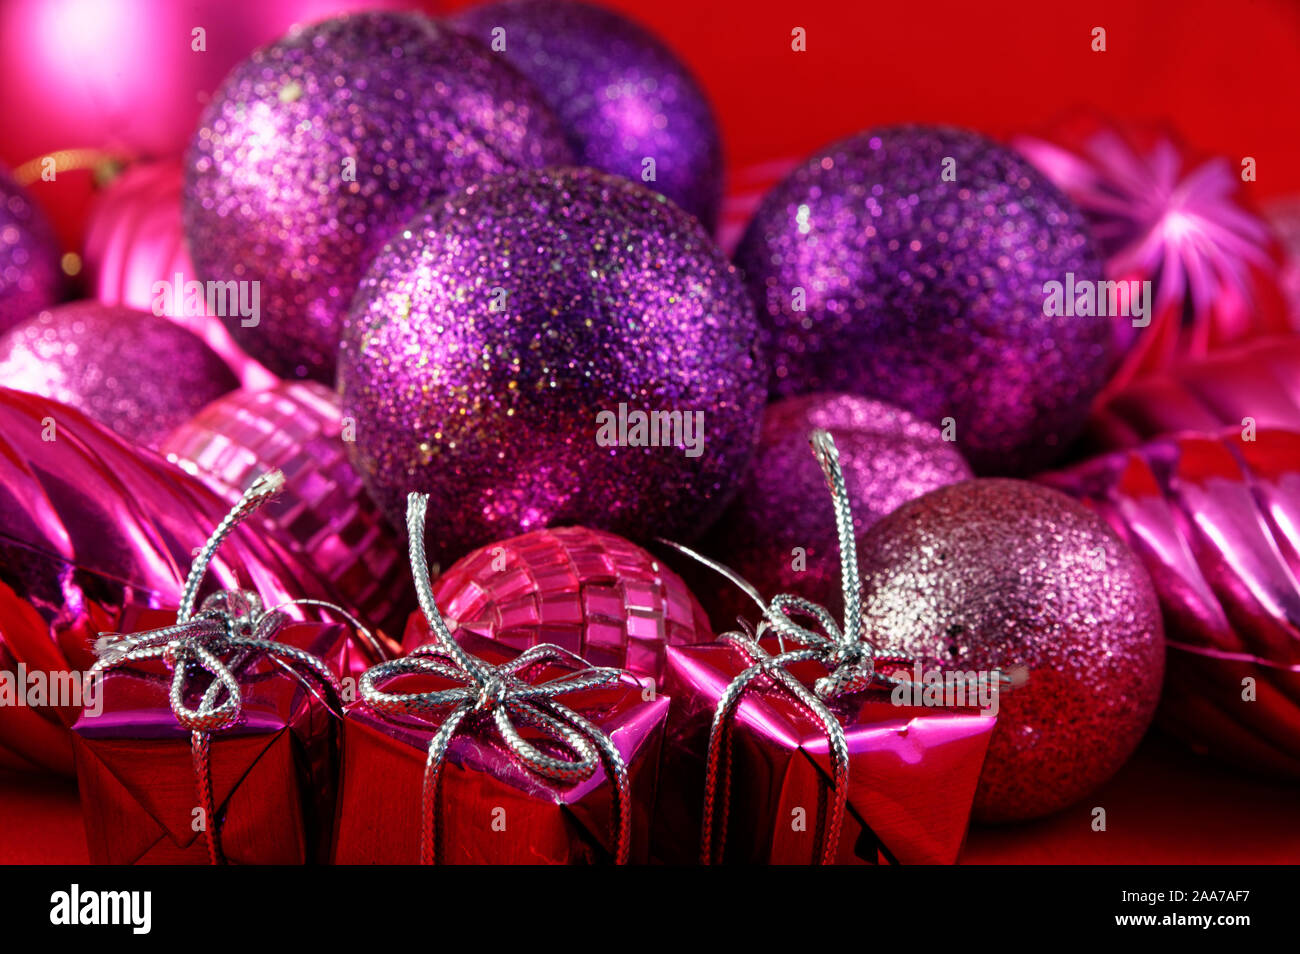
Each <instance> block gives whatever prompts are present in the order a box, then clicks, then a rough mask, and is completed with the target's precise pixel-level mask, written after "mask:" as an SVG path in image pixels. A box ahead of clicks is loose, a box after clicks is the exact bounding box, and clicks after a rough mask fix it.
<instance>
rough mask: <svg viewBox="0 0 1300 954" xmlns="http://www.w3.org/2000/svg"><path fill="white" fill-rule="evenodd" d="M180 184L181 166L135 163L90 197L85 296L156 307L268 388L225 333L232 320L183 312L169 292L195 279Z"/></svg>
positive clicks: (247, 383) (251, 381) (249, 383)
mask: <svg viewBox="0 0 1300 954" xmlns="http://www.w3.org/2000/svg"><path fill="white" fill-rule="evenodd" d="M181 180H182V173H181V167H180V163H179V162H176V161H167V162H141V163H137V164H135V165H132V166H129V167H128V168H127V169H126V170H125V171H124V172H123V173H122V174H121V176H119V177H118V178H117V179H115V180H114V181H113V182H112V184H111V185H109V186H108V188H107V189H105V190H104V192H103V193H102V194H101V195H100V196H99V197H98V198H97V199H96V200H95V204H94V206H93V207H92V208H91V210H90V214H89V216H88V218H87V219H86V241H85V249H84V252H83V255H82V258H83V260H84V262H85V275H86V280H87V284H88V286H89V289H90V292H91V294H92V295H93V296H94V297H95V298H96V299H98V300H99V301H101V302H103V303H104V304H105V305H125V306H127V307H128V308H138V309H140V310H142V311H153V310H154V306H155V305H159V306H160V309H159V310H160V311H161V312H162V314H163V315H165V316H166V317H168V318H171V319H172V320H173V321H175V322H176V323H177V324H179V325H181V326H182V327H184V328H187V329H189V330H190V331H192V332H194V333H195V334H196V335H198V336H199V337H200V338H202V339H203V340H204V341H206V342H207V343H208V346H209V347H210V348H212V350H213V351H215V352H216V353H217V354H219V355H221V357H223V358H224V359H225V360H226V363H227V364H229V365H230V367H231V370H233V371H234V372H235V374H237V375H238V376H239V380H240V383H241V384H242V385H243V386H244V387H246V388H267V387H270V386H271V385H273V384H275V382H276V378H275V376H274V375H272V374H271V373H270V372H269V371H267V370H266V369H265V368H264V367H262V366H261V365H260V364H258V362H256V361H254V360H253V359H252V358H250V357H249V356H248V355H246V354H244V352H243V351H241V350H240V349H239V346H238V345H237V344H235V342H234V340H233V339H232V338H231V337H230V333H229V332H228V331H227V330H226V322H227V321H231V320H234V319H229V318H220V317H215V316H210V315H208V314H207V313H206V309H203V310H202V313H200V314H189V313H187V310H186V307H185V302H186V299H185V297H184V295H183V294H182V295H180V296H176V295H173V294H171V293H170V290H171V289H174V288H176V287H177V286H178V285H179V287H180V288H181V290H182V293H183V291H184V288H185V285H186V284H187V283H188V282H192V281H195V280H197V279H198V275H197V274H196V273H195V271H194V265H193V264H192V263H191V262H190V255H189V252H188V251H187V250H186V248H185V235H184V232H183V230H182V228H181ZM159 282H166V283H167V289H168V293H167V294H162V295H159V294H158V292H157V290H156V287H155V286H157V284H158V283H159ZM204 301H205V302H206V296H204ZM178 303H179V304H180V305H181V307H180V308H179V309H178V308H177V307H176V306H177V304H178ZM194 311H196V312H197V311H200V309H198V308H195V309H194ZM156 313H157V312H155V314H156Z"/></svg>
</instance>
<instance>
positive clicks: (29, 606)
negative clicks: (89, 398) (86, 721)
mask: <svg viewBox="0 0 1300 954" xmlns="http://www.w3.org/2000/svg"><path fill="white" fill-rule="evenodd" d="M229 509H230V507H229V505H228V504H227V503H226V502H225V501H224V500H222V499H221V498H220V497H218V496H216V495H215V494H213V493H212V492H211V491H210V490H208V489H207V488H206V487H204V486H203V485H202V484H201V483H199V481H198V480H196V479H194V478H192V477H189V476H188V475H186V474H184V473H182V472H181V471H180V470H179V469H177V468H175V467H173V466H172V465H170V464H168V463H167V462H166V461H164V460H163V459H162V458H160V457H158V456H157V455H155V454H153V453H152V452H149V451H146V450H142V449H139V448H133V447H131V446H130V445H129V444H127V443H126V442H125V441H123V440H122V439H121V438H119V437H117V436H116V435H114V434H112V433H111V432H110V431H108V430H107V429H106V428H103V427H101V426H100V425H98V424H95V423H94V422H93V421H91V420H90V419H89V418H87V417H86V416H85V415H83V414H81V413H80V412H78V411H75V410H73V409H72V408H69V407H65V406H63V405H61V404H57V403H55V402H53V401H49V400H47V399H44V398H40V397H36V396H34V395H30V394H24V393H21V392H18V391H13V390H9V389H7V388H0V648H2V649H3V653H0V663H3V662H4V660H5V657H8V658H9V659H12V660H13V662H14V663H15V664H16V663H18V662H23V663H25V664H26V665H27V667H28V669H29V670H32V669H41V670H44V671H47V672H58V671H64V670H68V669H72V670H84V669H86V668H88V667H89V666H90V665H91V664H92V663H93V661H94V655H93V653H92V649H91V647H92V644H93V642H94V640H95V637H96V636H97V634H98V633H100V632H102V631H105V630H110V629H113V628H115V626H116V623H115V620H116V619H117V618H118V614H119V612H120V610H121V608H122V607H124V606H126V605H128V604H132V605H138V606H142V607H153V608H174V607H175V606H176V605H177V604H178V602H179V599H180V593H181V590H182V588H183V584H184V581H185V576H186V573H187V572H188V570H189V565H190V561H191V560H192V559H193V557H194V555H195V554H196V553H197V552H198V550H199V548H201V547H202V546H203V544H204V542H205V541H206V540H207V539H208V536H209V535H210V534H211V533H212V531H213V529H214V528H215V527H216V526H217V525H218V524H219V523H220V522H221V520H222V519H223V518H224V517H225V516H226V514H227V512H228V511H229ZM240 587H242V588H244V589H248V590H253V591H255V592H257V593H258V594H259V595H260V596H261V597H262V600H263V602H264V603H265V605H266V606H268V607H270V606H275V605H277V604H280V603H282V602H284V601H286V600H290V599H295V598H300V597H301V598H314V599H323V600H331V599H334V595H333V593H332V591H331V589H330V587H329V586H328V585H327V584H326V582H325V581H324V580H322V579H321V578H320V576H319V575H318V574H317V573H316V571H315V570H313V569H312V568H311V567H310V566H309V565H308V564H307V563H305V562H304V561H303V560H302V559H301V558H300V557H299V556H297V555H296V554H295V553H294V552H293V550H292V548H291V547H290V546H289V545H288V544H287V543H286V542H285V541H283V540H281V539H279V538H277V536H276V534H274V533H271V532H268V531H267V530H266V529H265V528H256V529H255V528H252V527H248V526H241V527H238V528H237V529H236V530H235V531H234V533H232V534H231V536H230V538H229V539H228V540H227V541H226V543H225V544H224V545H223V546H222V548H221V551H220V552H219V553H218V554H217V556H216V559H215V560H214V561H213V563H212V568H211V571H210V574H209V576H208V582H207V583H206V584H205V586H204V589H203V594H206V593H209V592H212V591H213V590H216V589H230V588H240ZM203 594H201V595H203ZM287 612H289V614H290V615H297V616H302V615H304V614H303V613H302V612H300V611H299V610H298V609H297V608H295V607H289V608H288V610H287ZM73 717H75V713H68V712H64V713H58V712H56V711H54V710H51V709H32V708H29V707H25V706H5V707H2V708H0V746H4V747H6V748H9V749H12V750H14V751H16V752H17V753H18V754H20V755H22V756H23V757H24V758H26V759H28V760H29V761H32V762H35V763H36V764H38V765H40V766H42V767H44V768H46V769H50V770H53V771H57V772H63V773H70V772H71V771H72V758H71V740H70V739H69V738H68V737H67V734H66V731H65V729H64V727H65V726H66V725H68V724H70V722H71V719H72V718H73ZM41 723H43V725H42V724H41ZM50 730H53V731H50Z"/></svg>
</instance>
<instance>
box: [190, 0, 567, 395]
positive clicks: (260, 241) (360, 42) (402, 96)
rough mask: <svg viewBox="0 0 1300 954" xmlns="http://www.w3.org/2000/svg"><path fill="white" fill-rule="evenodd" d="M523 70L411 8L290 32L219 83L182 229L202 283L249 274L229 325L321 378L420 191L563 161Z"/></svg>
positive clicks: (283, 366)
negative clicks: (250, 307)
mask: <svg viewBox="0 0 1300 954" xmlns="http://www.w3.org/2000/svg"><path fill="white" fill-rule="evenodd" d="M570 156H571V153H570V151H569V148H568V145H567V144H566V143H565V141H564V135H563V133H562V131H561V130H560V127H559V124H558V122H557V120H556V119H555V117H554V115H552V113H551V112H550V110H549V109H548V108H547V107H546V106H545V105H544V104H543V103H542V101H541V99H540V98H539V96H538V94H537V93H536V92H535V91H534V90H533V89H532V87H531V86H530V85H529V84H528V82H527V81H526V80H525V79H524V78H523V77H522V76H520V75H519V74H518V73H516V72H515V71H514V70H513V69H511V68H510V67H509V66H507V65H505V64H504V63H503V62H502V61H501V60H500V59H499V58H497V57H494V56H493V55H492V53H491V52H490V51H489V50H487V49H486V48H485V47H483V46H482V45H480V44H479V43H477V42H476V41H474V40H472V39H469V38H468V37H464V36H461V35H459V34H457V33H454V32H452V31H449V30H446V29H444V28H441V27H438V26H436V25H435V24H434V23H432V22H431V21H430V20H428V19H427V18H425V17H423V16H420V15H419V14H402V13H364V14H358V15H354V16H344V17H339V18H337V19H334V20H327V21H325V22H323V23H318V24H315V25H313V26H310V27H307V28H305V29H300V30H295V31H293V32H291V33H290V34H289V35H288V36H287V37H285V38H284V39H283V40H281V41H280V42H278V43H276V44H275V45H273V46H270V47H267V48H266V49H264V50H260V51H258V52H257V53H254V54H253V56H252V57H250V58H249V59H248V60H246V61H245V62H244V63H242V64H241V65H239V66H237V67H236V68H235V69H234V70H233V71H232V72H231V74H230V76H229V77H228V78H227V79H226V82H225V84H224V85H223V86H222V87H221V89H220V90H219V91H218V93H217V94H216V96H215V97H214V99H213V101H212V103H211V104H210V105H209V106H208V108H207V110H206V111H205V112H204V114H203V118H202V121H201V123H200V125H199V129H198V132H197V133H196V134H195V136H194V139H193V141H192V142H191V145H190V153H189V156H188V159H187V171H186V181H185V202H184V215H185V232H186V236H187V237H188V239H189V244H190V252H191V254H192V256H193V258H194V266H195V268H196V269H197V271H198V273H199V277H200V278H201V279H203V280H219V281H250V282H251V281H255V282H259V283H260V285H259V290H260V311H261V315H260V319H261V320H260V321H259V322H258V323H256V324H255V325H252V326H249V327H245V326H244V323H243V321H231V322H230V329H231V332H232V334H234V335H235V337H236V338H237V339H238V340H239V342H240V344H242V345H243V346H244V348H245V349H246V350H247V351H248V352H249V353H250V354H251V355H253V356H254V357H256V358H257V359H259V360H260V361H262V362H263V363H264V364H266V365H267V366H268V367H270V368H271V369H272V370H274V371H276V372H277V373H279V374H281V375H283V376H285V377H303V376H308V377H314V378H317V379H319V380H323V381H327V382H331V383H332V380H333V374H334V367H335V362H336V356H337V349H338V338H339V326H340V324H341V322H342V320H343V316H344V315H345V314H346V312H347V309H348V305H349V303H350V302H351V300H352V295H353V294H354V292H355V291H356V285H357V282H358V281H359V280H360V278H361V276H362V274H364V272H365V268H366V265H367V264H368V263H369V261H370V260H371V259H372V258H373V257H374V254H375V253H376V252H377V251H378V250H379V249H380V248H381V247H382V246H383V244H384V242H386V241H388V239H390V238H391V237H392V234H393V232H394V231H395V230H396V229H397V228H398V227H399V226H401V225H402V223H404V222H405V221H406V220H407V219H409V218H410V217H411V216H412V215H413V214H415V213H416V212H417V211H419V210H420V209H421V208H423V207H424V206H425V204H427V202H428V201H429V200H430V199H432V198H435V197H437V196H439V195H441V194H442V193H444V192H447V191H452V190H455V189H459V188H461V187H463V186H465V185H468V184H469V183H471V182H474V181H476V180H478V179H479V178H481V177H483V176H486V175H492V174H496V173H501V172H506V171H510V170H512V169H516V168H525V167H539V166H543V165H547V164H551V163H562V162H567V161H568V160H569V158H570Z"/></svg>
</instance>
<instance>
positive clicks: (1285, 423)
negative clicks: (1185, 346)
mask: <svg viewBox="0 0 1300 954" xmlns="http://www.w3.org/2000/svg"><path fill="white" fill-rule="evenodd" d="M1247 419H1249V420H1250V421H1252V422H1254V424H1255V426H1256V427H1257V428H1281V429H1283V430H1294V431H1300V335H1279V336H1275V337H1271V338H1260V339H1257V340H1255V341H1251V342H1249V343H1248V344H1245V345H1241V346H1238V347H1236V348H1233V349H1231V350H1226V351H1222V352H1220V353H1218V354H1214V355H1211V356H1210V357H1208V358H1202V359H1200V360H1198V361H1186V362H1183V363H1181V364H1178V365H1175V366H1174V367H1172V368H1170V369H1169V370H1168V371H1166V372H1164V373H1161V374H1155V375H1150V376H1147V377H1145V378H1141V379H1140V380H1138V381H1135V382H1134V383H1132V384H1130V385H1128V386H1127V387H1125V388H1123V389H1121V390H1119V391H1116V392H1113V393H1112V394H1111V395H1110V396H1109V397H1108V398H1106V399H1104V400H1103V401H1101V402H1100V403H1099V404H1098V406H1097V407H1096V408H1095V409H1094V410H1093V412H1092V416H1091V417H1090V419H1089V421H1088V424H1087V427H1086V429H1085V433H1084V437H1083V440H1082V445H1083V447H1084V448H1085V449H1087V450H1091V451H1093V452H1096V451H1103V450H1114V449H1116V448H1121V447H1133V446H1136V445H1138V444H1141V443H1143V442H1145V441H1148V440H1150V439H1151V438H1154V437H1159V436H1162V435H1166V434H1175V433H1180V432H1198V433H1209V432H1215V431H1218V430H1220V429H1221V428H1225V427H1235V428H1241V427H1242V426H1244V425H1245V424H1246V422H1247Z"/></svg>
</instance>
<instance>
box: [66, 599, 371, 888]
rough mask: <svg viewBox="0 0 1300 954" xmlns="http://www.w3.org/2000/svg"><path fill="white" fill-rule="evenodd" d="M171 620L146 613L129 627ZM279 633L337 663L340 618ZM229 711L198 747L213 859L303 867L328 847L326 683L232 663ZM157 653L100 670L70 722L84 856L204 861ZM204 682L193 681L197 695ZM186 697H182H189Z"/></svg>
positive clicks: (330, 751)
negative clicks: (206, 780) (94, 700)
mask: <svg viewBox="0 0 1300 954" xmlns="http://www.w3.org/2000/svg"><path fill="white" fill-rule="evenodd" d="M172 622H175V615H174V614H167V613H164V612H160V611H157V610H151V611H145V612H143V613H142V614H141V615H140V616H139V617H137V619H136V620H135V623H134V625H133V626H132V631H138V630H139V629H142V628H147V627H148V626H149V625H150V624H152V625H154V626H165V625H168V624H169V623H172ZM276 638H277V641H279V642H282V643H284V644H285V645H287V646H294V647H297V648H300V649H303V650H305V651H307V652H310V653H312V654H313V655H316V656H318V657H320V658H321V659H322V660H325V661H327V664H328V665H330V666H331V668H335V669H336V671H337V670H338V669H341V668H343V667H344V666H346V665H347V663H346V660H345V657H346V656H347V654H348V652H349V645H348V636H347V630H346V627H344V626H341V625H338V624H334V623H315V622H303V623H291V624H289V625H287V626H286V627H285V628H284V629H283V630H281V631H280V632H279V633H278V634H277V637H276ZM235 674H236V677H237V678H238V680H239V685H240V689H241V693H242V700H241V711H240V716H239V720H238V722H237V723H235V724H234V725H232V726H230V727H228V728H225V729H222V730H220V731H217V732H214V733H212V738H211V741H210V743H209V746H208V752H209V761H210V771H211V787H212V797H213V803H214V807H215V812H216V818H215V819H208V820H207V824H215V825H218V826H219V829H220V835H219V844H220V847H221V852H222V860H224V861H226V862H229V863H233V864H303V863H305V862H310V861H324V860H325V858H326V857H327V855H328V848H329V835H330V823H331V821H332V818H333V814H334V798H335V793H336V791H337V774H338V744H339V736H340V715H341V713H340V712H339V711H338V703H337V701H336V700H335V701H331V700H330V699H329V698H328V697H327V696H328V694H327V692H326V691H324V690H323V689H322V688H321V687H320V686H317V685H315V684H313V683H312V682H311V681H310V680H308V679H304V678H303V677H302V676H300V675H299V674H296V673H294V672H293V671H292V670H290V669H288V667H286V666H283V665H282V664H280V663H279V662H278V661H277V660H274V659H270V658H267V657H261V658H256V659H251V660H249V661H248V664H247V665H244V666H241V667H239V668H238V669H237V670H236V671H235ZM171 681H172V674H171V673H170V672H168V671H167V669H166V667H165V666H164V664H163V663H162V661H161V660H158V659H155V660H151V661H148V662H145V663H141V664H138V665H132V666H130V667H124V668H120V669H114V670H111V671H109V672H107V673H105V674H104V676H103V682H102V688H101V689H100V692H101V694H102V711H101V712H99V713H98V714H91V713H89V712H84V713H83V714H82V716H81V717H80V718H79V719H78V720H77V722H76V723H75V724H74V725H73V733H74V737H73V751H74V754H75V758H76V765H77V782H78V785H79V787H80V790H81V802H82V815H83V819H84V822H85V826H86V842H87V845H88V847H89V850H90V860H91V862H92V863H94V864H207V863H208V862H209V861H210V860H211V855H210V853H209V847H208V841H207V838H206V836H205V833H204V830H203V829H202V828H196V824H195V821H196V814H195V812H196V809H199V808H200V807H202V804H201V800H200V796H199V795H198V793H197V792H198V788H197V784H198V783H197V780H196V773H195V768H194V764H193V752H192V748H191V741H192V740H191V733H190V730H189V729H187V728H185V727H183V726H182V725H180V724H178V723H177V720H176V717H175V716H174V715H173V713H172V710H171V709H170V708H169V706H168V689H169V687H170V685H171ZM201 691H202V686H201V687H200V688H199V690H197V692H198V693H199V694H201ZM193 701H194V700H193V699H191V702H193Z"/></svg>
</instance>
